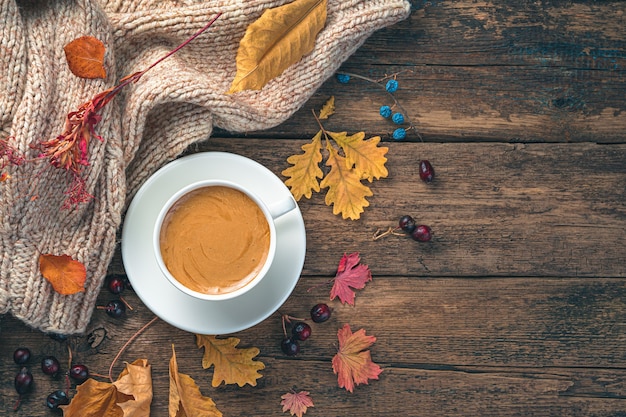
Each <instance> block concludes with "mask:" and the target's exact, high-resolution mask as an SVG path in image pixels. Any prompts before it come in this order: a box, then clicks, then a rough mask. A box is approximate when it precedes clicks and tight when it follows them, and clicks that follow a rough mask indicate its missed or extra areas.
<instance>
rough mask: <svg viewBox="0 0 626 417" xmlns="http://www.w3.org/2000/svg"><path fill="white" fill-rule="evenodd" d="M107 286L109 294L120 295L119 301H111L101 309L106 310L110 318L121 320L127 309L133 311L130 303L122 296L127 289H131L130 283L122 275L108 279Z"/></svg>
mask: <svg viewBox="0 0 626 417" xmlns="http://www.w3.org/2000/svg"><path fill="white" fill-rule="evenodd" d="M105 285H106V287H107V289H108V290H109V292H111V294H114V295H118V296H119V299H114V300H111V301H109V302H108V303H107V304H106V305H105V306H103V307H99V308H100V309H102V310H104V311H105V312H106V313H107V314H108V315H109V316H110V317H113V318H121V317H123V316H124V315H125V314H126V309H127V308H128V309H131V310H132V308H130V306H129V305H128V303H127V302H126V301H125V300H124V298H122V296H121V295H120V294H121V293H122V292H123V291H124V290H125V289H126V288H127V287H129V283H128V281H127V280H126V279H125V278H124V277H123V276H120V275H111V276H109V277H107V279H106V282H105Z"/></svg>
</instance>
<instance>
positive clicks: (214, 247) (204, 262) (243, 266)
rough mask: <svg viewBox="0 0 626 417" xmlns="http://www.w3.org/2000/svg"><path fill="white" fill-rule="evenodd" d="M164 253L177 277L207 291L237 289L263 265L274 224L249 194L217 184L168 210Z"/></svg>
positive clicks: (187, 196) (162, 241)
mask: <svg viewBox="0 0 626 417" xmlns="http://www.w3.org/2000/svg"><path fill="white" fill-rule="evenodd" d="M159 238H160V249H161V257H162V259H163V262H164V264H165V266H166V267H167V269H168V271H169V272H170V273H171V274H172V276H173V277H174V278H175V279H176V280H177V281H178V282H180V283H181V284H182V285H184V286H185V287H187V288H189V289H191V290H194V291H197V292H200V293H204V294H211V295H218V294H224V293H229V292H232V291H235V290H237V289H239V288H242V287H244V286H245V285H247V284H248V283H250V282H251V281H252V280H253V279H254V278H255V277H256V276H257V274H258V273H259V271H260V270H261V269H262V268H263V265H264V264H265V261H266V259H267V256H268V252H269V248H270V227H269V224H268V222H267V219H266V217H265V215H264V214H263V211H262V210H261V209H260V208H259V206H258V205H257V204H256V203H255V202H254V201H253V200H252V199H251V198H250V197H248V196H247V195H246V194H245V193H243V192H241V191H239V190H236V189H234V188H230V187H226V186H222V185H215V186H206V187H201V188H198V189H196V190H192V191H190V192H189V193H187V194H185V195H184V196H183V197H181V198H180V199H179V200H178V201H176V202H175V203H174V204H173V205H172V207H171V208H170V209H169V210H168V212H167V214H166V215H165V218H164V220H163V223H162V226H161V230H160V235H159Z"/></svg>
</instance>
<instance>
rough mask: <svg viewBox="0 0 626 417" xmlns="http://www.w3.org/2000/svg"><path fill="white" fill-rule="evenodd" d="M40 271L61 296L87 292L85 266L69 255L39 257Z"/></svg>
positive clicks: (42, 255) (43, 255)
mask: <svg viewBox="0 0 626 417" xmlns="http://www.w3.org/2000/svg"><path fill="white" fill-rule="evenodd" d="M39 270H40V271H41V275H43V277H44V278H45V279H46V280H48V282H49V283H50V284H52V288H54V290H55V291H56V292H58V293H59V294H63V295H70V294H76V293H77V292H83V291H85V280H86V279H87V270H86V269H85V265H83V264H82V263H80V262H79V261H77V260H75V259H72V257H70V256H68V255H51V254H41V255H39Z"/></svg>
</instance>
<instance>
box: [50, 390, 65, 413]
mask: <svg viewBox="0 0 626 417" xmlns="http://www.w3.org/2000/svg"><path fill="white" fill-rule="evenodd" d="M69 403H70V399H69V397H68V396H67V393H66V392H65V391H62V390H58V391H54V392H53V393H52V394H50V395H48V398H46V405H47V406H48V408H50V409H51V410H56V409H58V408H59V406H60V405H68V404H69Z"/></svg>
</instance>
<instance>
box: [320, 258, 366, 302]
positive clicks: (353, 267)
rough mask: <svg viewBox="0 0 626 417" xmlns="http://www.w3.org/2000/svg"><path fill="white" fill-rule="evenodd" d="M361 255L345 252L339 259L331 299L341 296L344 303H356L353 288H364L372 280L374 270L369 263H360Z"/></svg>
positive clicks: (340, 298)
mask: <svg viewBox="0 0 626 417" xmlns="http://www.w3.org/2000/svg"><path fill="white" fill-rule="evenodd" d="M360 261H361V257H360V256H359V253H358V252H354V253H351V254H350V255H346V254H344V255H343V257H342V258H341V261H339V267H338V268H337V274H336V275H335V278H334V280H333V281H334V282H333V287H332V288H331V289H330V299H331V300H334V299H335V297H339V300H340V301H341V302H342V303H343V304H346V303H348V304H350V305H354V296H355V293H354V291H353V289H357V290H362V289H363V288H365V283H366V282H367V281H371V280H372V272H371V271H370V269H369V267H368V266H367V265H363V264H359V262H360Z"/></svg>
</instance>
